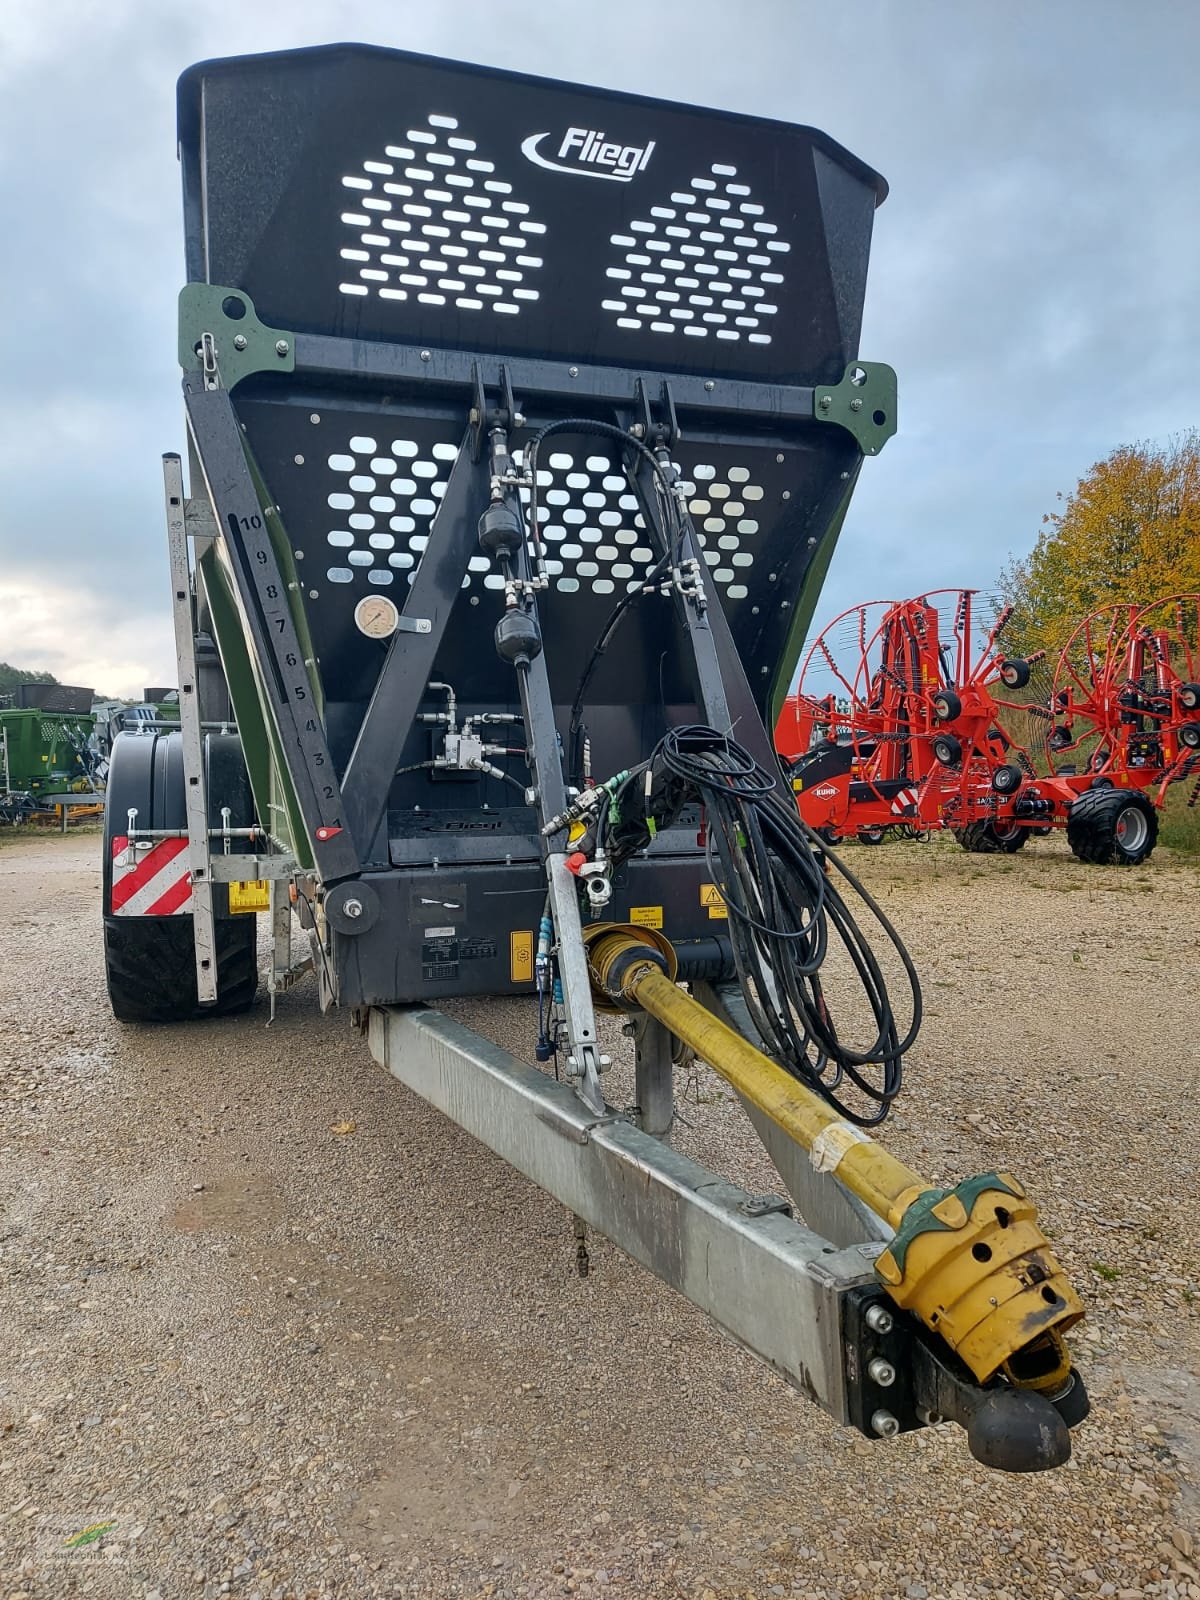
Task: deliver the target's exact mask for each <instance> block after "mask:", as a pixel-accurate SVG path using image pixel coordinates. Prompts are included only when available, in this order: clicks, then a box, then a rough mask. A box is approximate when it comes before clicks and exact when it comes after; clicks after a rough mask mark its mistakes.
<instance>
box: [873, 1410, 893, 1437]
mask: <svg viewBox="0 0 1200 1600" xmlns="http://www.w3.org/2000/svg"><path fill="white" fill-rule="evenodd" d="M871 1427H872V1429H873V1430H874V1431H875V1432H876V1433H877V1434H878V1435H879V1437H880V1438H881V1439H894V1438H895V1436H896V1435H897V1434H898V1433H899V1432H900V1424H899V1423H898V1422H897V1421H896V1419H895V1417H894V1416H893V1415H892V1413H891V1412H890V1411H884V1410H882V1408H881V1409H880V1410H879V1411H876V1412H874V1413H873V1414H872V1416H871Z"/></svg>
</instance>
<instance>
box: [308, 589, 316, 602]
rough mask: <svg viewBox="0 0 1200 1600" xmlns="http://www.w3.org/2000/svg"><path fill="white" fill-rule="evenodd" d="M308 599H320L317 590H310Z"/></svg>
mask: <svg viewBox="0 0 1200 1600" xmlns="http://www.w3.org/2000/svg"><path fill="white" fill-rule="evenodd" d="M308 598H309V599H310V600H316V599H317V598H318V591H317V590H316V589H310V590H309V591H308Z"/></svg>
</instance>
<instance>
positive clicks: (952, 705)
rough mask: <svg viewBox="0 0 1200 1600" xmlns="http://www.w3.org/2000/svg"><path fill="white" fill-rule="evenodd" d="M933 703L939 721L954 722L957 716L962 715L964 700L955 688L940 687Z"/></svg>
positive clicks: (934, 712)
mask: <svg viewBox="0 0 1200 1600" xmlns="http://www.w3.org/2000/svg"><path fill="white" fill-rule="evenodd" d="M931 704H932V706H933V714H934V716H935V717H936V718H937V720H938V721H939V722H953V721H954V719H955V718H956V717H961V716H962V701H961V700H960V699H959V697H958V695H957V694H956V693H955V692H954V690H953V689H939V690H938V692H937V693H936V694H935V695H934V697H933V700H932V702H931Z"/></svg>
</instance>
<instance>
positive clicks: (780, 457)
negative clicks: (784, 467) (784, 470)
mask: <svg viewBox="0 0 1200 1600" xmlns="http://www.w3.org/2000/svg"><path fill="white" fill-rule="evenodd" d="M775 459H776V461H778V462H780V463H782V461H783V457H782V456H776V457H775Z"/></svg>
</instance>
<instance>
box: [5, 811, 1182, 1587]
mask: <svg viewBox="0 0 1200 1600" xmlns="http://www.w3.org/2000/svg"><path fill="white" fill-rule="evenodd" d="M98 849H99V840H98V838H97V837H96V835H95V834H91V835H88V834H77V835H73V836H70V837H68V838H65V839H64V838H61V837H58V836H57V835H53V834H51V835H29V836H25V837H20V838H16V839H14V838H12V837H11V836H9V837H8V838H6V840H5V843H4V847H3V848H0V907H2V908H3V913H4V915H3V931H2V935H0V937H2V938H3V960H2V961H0V1081H2V1084H3V1093H4V1096H5V1103H4V1113H3V1117H2V1118H0V1203H2V1205H3V1222H2V1224H0V1328H2V1330H3V1334H4V1336H5V1346H6V1352H7V1360H6V1361H5V1364H4V1368H3V1370H2V1371H0V1430H2V1432H0V1473H2V1474H3V1488H2V1490H0V1507H2V1508H3V1517H2V1518H0V1600H24V1597H29V1600H58V1597H60V1596H68V1595H76V1594H79V1595H84V1594H94V1595H97V1596H103V1597H109V1596H112V1597H120V1600H124V1597H127V1596H135V1597H138V1600H175V1597H177V1596H180V1597H182V1596H190V1597H195V1600H209V1597H214V1596H218V1595H221V1594H226V1593H228V1594H232V1595H235V1596H239V1597H242V1600H284V1597H287V1600H291V1597H297V1600H299V1597H304V1596H325V1595H328V1596H338V1597H342V1596H344V1597H347V1600H356V1597H360V1596H388V1597H390V1596H421V1597H431V1600H432V1597H441V1596H476V1595H479V1596H484V1595H493V1596H496V1597H506V1596H515V1595H528V1596H533V1597H541V1596H557V1595H561V1594H575V1595H578V1596H618V1595H630V1596H652V1595H663V1596H683V1597H688V1600H693V1597H694V1600H718V1597H719V1600H725V1597H733V1596H739V1597H751V1596H753V1597H756V1600H763V1597H765V1596H769V1595H787V1596H795V1595H802V1596H810V1597H817V1596H819V1597H823V1600H834V1597H846V1600H851V1597H854V1600H858V1597H863V1600H867V1597H878V1600H893V1597H897V1596H899V1597H904V1600H942V1597H960V1596H976V1595H987V1596H991V1597H993V1600H1003V1597H1005V1596H1008V1597H1010V1600H1017V1597H1026V1596H1028V1597H1030V1600H1034V1597H1036V1600H1064V1597H1068V1596H1089V1597H1090V1596H1117V1597H1119V1600H1130V1597H1132V1596H1135V1595H1136V1596H1141V1595H1159V1596H1163V1597H1165V1600H1170V1597H1175V1596H1189V1597H1193V1600H1200V1575H1198V1568H1200V1536H1198V1537H1196V1538H1195V1539H1194V1537H1193V1534H1194V1531H1195V1530H1196V1529H1197V1523H1198V1521H1200V1341H1198V1340H1197V1334H1196V1316H1195V1305H1194V1300H1195V1295H1196V1292H1197V1279H1198V1278H1200V1262H1198V1259H1197V1257H1198V1254H1200V1209H1198V1204H1197V1181H1196V1178H1197V1171H1196V1167H1197V1149H1198V1142H1200V1141H1198V1136H1197V1129H1196V1123H1195V1120H1194V1117H1193V1114H1192V1110H1193V1106H1194V1104H1195V1101H1196V1092H1197V1087H1198V1085H1197V1077H1198V1071H1197V1050H1196V1040H1197V1036H1198V1034H1200V999H1198V995H1197V984H1196V976H1195V975H1196V944H1197V919H1196V913H1195V905H1196V893H1197V889H1198V887H1200V869H1198V868H1197V867H1196V866H1195V865H1192V864H1188V863H1185V862H1183V861H1182V860H1180V859H1172V858H1171V857H1170V856H1169V855H1167V854H1166V853H1162V854H1160V856H1159V857H1156V859H1155V861H1154V862H1153V863H1152V864H1151V865H1149V866H1147V867H1145V868H1138V869H1134V870H1131V871H1115V870H1110V871H1100V870H1098V869H1089V868H1084V867H1082V866H1079V865H1078V864H1077V863H1076V862H1074V860H1073V859H1072V858H1071V857H1070V856H1069V855H1068V854H1067V853H1066V851H1065V847H1064V846H1063V844H1062V842H1061V841H1060V840H1050V841H1041V842H1039V843H1038V844H1037V845H1036V847H1031V848H1030V849H1029V850H1027V851H1026V852H1025V853H1024V855H1022V856H1021V857H1017V858H1013V859H1006V860H992V859H987V858H980V857H969V856H965V855H963V854H961V853H960V852H958V851H957V850H956V849H955V848H954V847H953V846H952V845H951V844H950V843H949V841H947V840H941V841H936V842H935V843H934V844H933V845H931V846H924V847H921V846H902V845H893V846H888V847H886V848H883V849H879V850H873V851H868V850H866V849H856V850H854V851H853V852H852V853H851V852H847V859H848V860H850V861H852V864H853V865H854V866H855V868H856V869H860V870H861V871H862V872H863V874H864V876H865V877H866V878H867V880H868V881H869V882H870V883H871V885H872V886H873V888H874V889H875V890H876V892H877V893H879V894H880V895H881V897H882V899H883V901H884V904H885V905H886V906H887V908H888V910H889V912H890V913H891V914H892V915H893V917H894V918H895V920H896V921H897V923H898V924H899V925H900V927H901V929H902V930H903V931H904V933H905V934H906V936H907V937H908V939H909V941H910V943H911V945H912V948H913V951H914V954H915V956H916V957H917V960H918V963H919V966H920V970H921V972H922V975H923V977H924V980H925V985H926V994H927V998H928V1003H929V1017H928V1021H927V1023H926V1026H925V1030H924V1033H923V1034H922V1037H921V1040H920V1043H919V1045H918V1047H917V1049H916V1050H915V1051H914V1052H913V1055H912V1057H911V1061H910V1075H909V1083H908V1086H907V1088H906V1091H905V1095H904V1099H903V1101H902V1104H901V1106H900V1108H899V1109H898V1111H897V1112H896V1113H895V1114H894V1116H893V1119H892V1122H891V1124H890V1128H891V1132H890V1133H889V1134H888V1139H889V1142H890V1143H892V1144H893V1145H894V1147H895V1148H896V1149H897V1151H898V1153H900V1154H901V1155H903V1156H904V1157H906V1158H907V1159H909V1160H910V1161H913V1162H914V1163H915V1164H917V1165H918V1166H920V1167H921V1168H923V1169H924V1170H925V1171H926V1172H928V1173H929V1174H930V1175H931V1176H934V1177H939V1178H954V1177H957V1176H960V1175H962V1174H963V1173H965V1172H968V1171H971V1170H975V1169H980V1168H989V1167H994V1166H1002V1165H1005V1164H1011V1166H1012V1168H1013V1169H1014V1170H1015V1171H1016V1172H1017V1173H1018V1174H1019V1175H1020V1176H1021V1177H1022V1178H1023V1179H1024V1180H1025V1181H1026V1182H1027V1184H1028V1185H1029V1187H1030V1188H1031V1190H1032V1191H1033V1193H1034V1194H1035V1196H1036V1197H1037V1198H1038V1200H1039V1202H1040V1203H1041V1205H1042V1208H1043V1220H1044V1221H1045V1223H1046V1225H1047V1227H1048V1229H1049V1231H1050V1232H1051V1233H1052V1234H1053V1237H1054V1240H1055V1243H1056V1246H1057V1248H1058V1249H1059V1251H1060V1252H1061V1254H1062V1256H1063V1258H1064V1260H1065V1263H1066V1265H1067V1266H1068V1269H1069V1270H1070V1271H1071V1273H1072V1274H1073V1276H1074V1279H1075V1281H1076V1283H1077V1284H1078V1285H1079V1287H1080V1288H1081V1290H1082V1291H1083V1293H1084V1295H1085V1298H1086V1299H1087V1301H1088V1308H1089V1309H1088V1319H1087V1322H1086V1323H1085V1325H1084V1328H1083V1330H1081V1334H1080V1336H1078V1337H1076V1338H1075V1341H1074V1342H1075V1348H1076V1351H1077V1354H1078V1357H1079V1361H1080V1365H1081V1366H1082V1368H1083V1370H1084V1371H1085V1374H1086V1377H1087V1380H1088V1383H1089V1386H1090V1389H1091V1393H1092V1397H1093V1405H1094V1414H1093V1418H1092V1419H1091V1420H1090V1421H1089V1422H1088V1423H1087V1424H1085V1426H1084V1428H1083V1429H1082V1430H1081V1431H1080V1432H1079V1433H1077V1434H1076V1453H1075V1457H1074V1459H1073V1461H1072V1462H1071V1464H1070V1466H1069V1467H1068V1468H1067V1469H1065V1470H1063V1471H1061V1472H1059V1473H1056V1474H1053V1475H1051V1476H1047V1477H1039V1478H1031V1479H1021V1478H1005V1477H1001V1476H999V1475H996V1474H989V1473H986V1472H984V1471H982V1470H981V1469H979V1468H977V1467H976V1466H975V1465H974V1464H973V1463H972V1461H971V1460H970V1458H969V1456H968V1454H967V1451H966V1446H965V1440H964V1438H963V1436H962V1434H961V1433H960V1432H959V1431H958V1430H956V1429H954V1428H950V1427H942V1428H938V1429H933V1430H927V1431H925V1432H923V1433H920V1434H916V1435H910V1436H908V1437H906V1438H903V1439H899V1440H894V1441H890V1442H888V1443H875V1444H870V1443H868V1442H867V1441H865V1440H861V1439H858V1438H856V1437H853V1436H851V1435H849V1434H844V1433H842V1432H840V1431H839V1430H838V1429H836V1428H835V1427H834V1426H833V1425H832V1423H830V1422H829V1421H827V1419H826V1418H825V1417H824V1416H823V1415H822V1414H821V1413H819V1412H818V1411H816V1410H815V1408H813V1407H811V1406H810V1405H808V1404H807V1403H806V1402H805V1401H804V1400H803V1399H801V1398H800V1397H799V1396H798V1395H796V1394H794V1393H792V1392H791V1391H790V1390H789V1389H787V1388H786V1387H785V1386H784V1385H783V1384H782V1383H780V1382H779V1381H778V1380H776V1379H774V1378H772V1377H771V1376H770V1375H769V1374H768V1373H767V1372H766V1371H765V1370H764V1369H762V1368H761V1367H760V1366H759V1365H758V1364H757V1363H756V1362H755V1361H754V1360H753V1359H752V1358H750V1357H749V1356H747V1355H745V1354H744V1353H742V1352H741V1351H739V1350H737V1349H735V1348H733V1347H732V1346H731V1345H730V1344H729V1342H728V1341H727V1340H725V1339H724V1338H723V1337H722V1336H721V1335H720V1334H719V1333H717V1332H716V1331H715V1330H714V1329H713V1328H712V1327H711V1326H710V1325H709V1324H708V1323H707V1322H706V1321H705V1320H704V1318H702V1317H701V1316H700V1315H699V1314H698V1313H696V1312H694V1311H693V1310H692V1309H691V1308H690V1307H689V1306H688V1305H686V1304H685V1303H684V1302H683V1301H681V1300H680V1299H678V1298H677V1297H675V1296H674V1295H673V1294H672V1293H671V1292H669V1291H668V1290H666V1289H665V1288H663V1287H662V1286H661V1285H659V1284H658V1283H657V1282H656V1281H655V1280H653V1279H651V1278H650V1277H648V1276H647V1275H646V1274H644V1273H643V1272H641V1271H640V1270H639V1269H638V1268H636V1267H635V1266H633V1265H632V1264H631V1263H630V1262H629V1261H627V1260H626V1259H625V1258H624V1257H622V1256H621V1255H620V1254H619V1253H618V1252H617V1251H616V1250H615V1249H613V1248H612V1247H611V1246H609V1245H607V1244H606V1243H605V1242H604V1241H603V1240H600V1239H593V1241H592V1272H591V1275H590V1276H589V1277H588V1278H587V1279H585V1280H581V1279H580V1278H578V1277H577V1276H576V1274H575V1271H574V1241H573V1237H572V1231H571V1227H570V1222H569V1219H568V1218H567V1217H566V1216H565V1215H564V1213H563V1212H562V1210H561V1209H560V1208H559V1207H558V1206H556V1205H555V1204H554V1203H553V1202H551V1201H550V1200H549V1199H548V1198H547V1197H545V1196H544V1195H543V1194H541V1193H540V1192H539V1191H538V1190H536V1189H535V1188H533V1187H532V1186H531V1185H529V1184H528V1183H526V1182H525V1181H524V1180H523V1179H521V1178H519V1177H518V1176H517V1175H516V1174H515V1173H513V1172H511V1171H510V1170H509V1169H508V1168H507V1167H505V1166H503V1165H502V1164H501V1163H500V1162H499V1161H498V1160H496V1159H495V1158H494V1157H493V1156H491V1155H490V1154H489V1153H488V1152H487V1151H485V1150H484V1149H482V1148H481V1147H480V1146H478V1145H476V1144H474V1143H473V1142H472V1141H471V1140H470V1139H469V1138H467V1136H466V1135H464V1134H463V1133H461V1132H460V1131H459V1130H458V1129H456V1128H455V1127H453V1126H452V1125H451V1124H450V1123H448V1122H446V1121H445V1120H443V1119H442V1118H441V1117H439V1116H438V1115H437V1114H436V1113H434V1112H432V1111H431V1110H429V1109H428V1108H427V1107H426V1106H425V1105H424V1104H423V1103H422V1102H421V1101H419V1100H417V1099H415V1098H414V1097H413V1096H411V1095H410V1094H408V1093H407V1091H405V1090H403V1089H402V1088H400V1087H399V1086H398V1085H396V1084H395V1083H394V1082H392V1081H391V1080H390V1079H388V1078H387V1077H386V1076H385V1075H384V1074H383V1073H382V1072H381V1071H380V1070H379V1069H378V1068H377V1067H375V1066H374V1065H373V1063H372V1062H371V1060H370V1058H369V1056H368V1055H367V1053H366V1050H365V1047H364V1046H363V1045H362V1043H361V1042H360V1041H359V1040H358V1039H356V1038H355V1037H354V1036H352V1035H351V1034H350V1032H349V1029H348V1027H347V1025H346V1022H345V1020H344V1019H342V1018H338V1017H334V1018H328V1019H323V1018H321V1017H320V1016H319V1015H318V1013H317V1011H316V1007H315V1000H314V996H313V993H312V988H311V984H310V983H309V982H308V981H306V982H305V983H304V984H302V985H301V986H300V987H298V988H297V989H296V990H295V991H293V993H292V994H291V995H289V996H288V997H286V999H285V1000H284V1002H283V1004H282V1006H281V1011H280V1016H279V1018H278V1020H277V1021H276V1023H275V1025H274V1026H273V1027H272V1028H270V1029H269V1030H268V1029H267V1028H266V1027H265V1022H266V1013H265V1008H263V1007H259V1008H258V1009H256V1010H255V1011H254V1012H253V1013H252V1014H251V1015H250V1016H248V1017H244V1018H240V1019H229V1020H225V1021H215V1022H212V1023H208V1024H204V1025H197V1026H195V1027H181V1028H177V1029H172V1030H142V1029H132V1028H123V1027H120V1026H119V1025H117V1024H116V1023H114V1022H113V1021H112V1019H111V1017H110V1016H109V1014H108V1011H107V1008H106V1003H105V996H104V986H103V975H102V965H101V957H100V945H99V928H98V906H99V887H100V884H99V879H100V874H99V865H98ZM460 1014H462V1015H464V1016H466V1017H467V1018H468V1019H469V1020H471V1021H473V1022H475V1023H477V1024H478V1025H479V1026H480V1027H481V1028H486V1030H487V1031H488V1032H489V1033H491V1034H493V1035H494V1036H495V1037H498V1038H499V1039H501V1040H502V1042H504V1043H506V1044H509V1045H510V1046H511V1047H512V1048H513V1049H514V1050H518V1051H521V1052H523V1051H525V1050H526V1049H527V1048H528V1044H529V1039H528V1034H529V1026H530V1024H529V1011H528V1007H527V1006H525V1005H518V1004H515V1003H513V1004H510V1003H505V1004H503V1005H494V1004H489V1005H488V1006H487V1007H486V1008H484V1007H480V1006H475V1007H466V1006H464V1007H462V1008H460ZM623 1087H624V1086H623V1084H622V1081H621V1076H620V1072H619V1071H618V1072H617V1073H616V1074H615V1075H614V1079H613V1081H612V1084H611V1085H610V1095H611V1098H612V1099H613V1100H614V1101H615V1102H617V1103H620V1101H621V1094H622V1092H623ZM681 1111H682V1113H683V1115H684V1117H685V1118H686V1125H685V1126H683V1127H681V1129H680V1135H679V1142H680V1143H681V1145H682V1146H683V1147H684V1148H686V1149H688V1150H689V1151H691V1152H694V1153H696V1154H699V1155H701V1156H703V1157H705V1158H707V1159H710V1160H719V1161H720V1163H721V1165H722V1166H723V1167H724V1168H725V1169H726V1170H728V1171H729V1172H730V1173H731V1174H732V1175H733V1176H735V1177H741V1178H743V1179H744V1180H746V1181H749V1182H752V1183H754V1184H756V1185H765V1186H768V1187H778V1183H777V1180H776V1182H775V1183H774V1184H772V1183H771V1179H770V1175H769V1173H768V1171H767V1170H766V1168H765V1165H764V1162H763V1160H762V1159H761V1158H760V1157H759V1156H758V1155H757V1154H756V1146H755V1144H754V1141H753V1139H752V1138H751V1137H749V1136H748V1134H747V1132H746V1129H745V1123H744V1119H743V1118H742V1116H741V1113H740V1110H739V1109H738V1108H737V1107H736V1106H735V1105H734V1104H733V1103H732V1102H731V1101H730V1100H729V1098H728V1096H727V1095H725V1094H724V1093H723V1092H722V1089H721V1086H720V1084H719V1082H718V1081H717V1080H716V1079H714V1078H713V1077H712V1076H711V1075H710V1074H709V1073H708V1072H707V1071H706V1070H703V1069H700V1070H698V1071H697V1072H695V1073H694V1074H693V1075H692V1076H691V1077H690V1078H689V1079H688V1080H687V1082H686V1084H685V1085H684V1086H683V1093H682V1097H681ZM339 1130H343V1131H339ZM109 1522H115V1524H116V1526H115V1528H114V1529H113V1530H112V1531H111V1533H110V1534H109V1536H108V1538H107V1539H106V1540H105V1541H104V1544H103V1545H102V1546H101V1547H100V1548H101V1549H102V1550H104V1551H105V1552H107V1554H106V1555H103V1556H97V1555H96V1554H95V1550H96V1546H95V1545H93V1544H89V1543H87V1542H86V1539H87V1535H86V1533H85V1534H84V1541H85V1542H83V1543H82V1544H80V1545H79V1547H78V1548H75V1549H74V1550H67V1549H64V1541H65V1540H66V1539H67V1538H68V1537H69V1536H71V1535H75V1534H78V1533H79V1532H80V1531H81V1530H88V1529H93V1528H95V1527H96V1526H97V1525H100V1526H103V1525H104V1524H105V1523H109Z"/></svg>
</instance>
